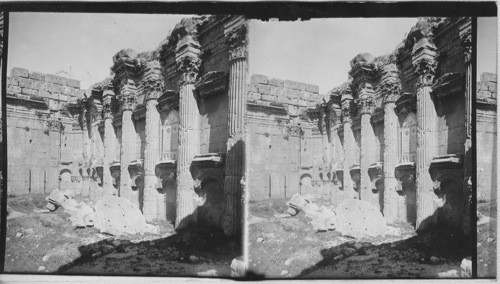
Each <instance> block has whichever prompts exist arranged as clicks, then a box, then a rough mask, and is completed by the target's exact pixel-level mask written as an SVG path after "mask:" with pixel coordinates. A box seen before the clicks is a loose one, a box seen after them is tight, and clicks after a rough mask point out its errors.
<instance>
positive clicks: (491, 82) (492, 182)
mask: <svg viewBox="0 0 500 284" xmlns="http://www.w3.org/2000/svg"><path fill="white" fill-rule="evenodd" d="M496 86H497V76H496V74H493V73H482V74H481V80H480V81H479V82H477V90H476V91H477V96H476V105H477V112H476V114H477V115H476V129H477V136H476V139H477V140H476V142H477V146H476V149H477V179H476V180H477V201H478V202H495V200H496V199H497V191H496V190H495V188H496V187H497V183H498V181H497V179H496V176H497V175H496V169H497V167H498V161H497V159H496V156H495V155H496V153H497V151H498V149H497V147H496V145H497V144H498V140H497V139H498V136H497V133H496V116H497V112H496V107H497V103H498V102H497V92H496V89H497V88H496Z"/></svg>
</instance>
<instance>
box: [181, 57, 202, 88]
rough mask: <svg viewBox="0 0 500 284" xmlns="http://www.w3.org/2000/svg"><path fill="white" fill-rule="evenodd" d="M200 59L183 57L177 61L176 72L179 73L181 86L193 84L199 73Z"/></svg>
mask: <svg viewBox="0 0 500 284" xmlns="http://www.w3.org/2000/svg"><path fill="white" fill-rule="evenodd" d="M200 65H201V59H200V58H199V57H191V56H185V57H184V58H182V59H181V60H179V61H177V70H179V71H180V72H181V82H180V84H181V85H184V84H194V83H195V82H196V78H197V77H198V72H199V71H200Z"/></svg>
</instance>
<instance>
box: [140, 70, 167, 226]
mask: <svg viewBox="0 0 500 284" xmlns="http://www.w3.org/2000/svg"><path fill="white" fill-rule="evenodd" d="M148 67H149V68H148V73H147V75H146V76H147V78H146V84H145V92H146V98H145V99H146V129H145V130H146V139H145V140H146V141H145V142H146V144H145V146H144V174H145V176H144V205H143V213H144V217H145V218H146V220H147V221H150V220H153V219H160V220H166V219H167V208H166V206H167V204H166V199H165V194H159V193H158V191H157V189H156V183H157V181H158V178H157V177H156V175H155V167H156V163H157V162H158V160H159V157H160V153H159V140H160V139H159V131H160V113H159V112H158V110H157V109H156V106H157V105H158V101H157V100H158V98H159V97H160V96H161V94H162V92H163V80H162V77H161V70H160V65H159V63H158V62H152V63H150V66H148Z"/></svg>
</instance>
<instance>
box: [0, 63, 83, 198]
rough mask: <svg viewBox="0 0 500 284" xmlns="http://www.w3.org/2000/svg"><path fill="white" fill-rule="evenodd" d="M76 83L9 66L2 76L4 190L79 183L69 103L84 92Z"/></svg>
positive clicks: (45, 190)
mask: <svg viewBox="0 0 500 284" xmlns="http://www.w3.org/2000/svg"><path fill="white" fill-rule="evenodd" d="M79 87H80V82H79V81H77V80H74V79H70V78H64V77H60V76H55V75H51V74H41V73H38V72H29V71H28V70H26V69H22V68H12V70H11V76H8V77H7V136H8V139H9V143H8V149H7V151H8V169H9V170H8V189H7V190H8V194H10V195H20V194H29V193H48V192H50V191H52V190H53V189H54V188H58V187H59V186H60V185H61V186H63V187H79V186H80V182H81V178H80V175H79V173H78V166H77V165H76V164H77V162H78V161H81V160H82V151H81V149H82V147H83V145H82V141H81V138H80V137H81V130H80V128H79V125H78V121H77V120H76V118H74V115H75V114H74V113H73V110H72V109H71V106H70V104H69V103H70V102H76V100H77V98H78V97H80V96H82V95H83V93H84V91H83V90H81V89H80V88H79ZM61 172H62V174H61ZM60 179H61V184H60V181H59V180H60Z"/></svg>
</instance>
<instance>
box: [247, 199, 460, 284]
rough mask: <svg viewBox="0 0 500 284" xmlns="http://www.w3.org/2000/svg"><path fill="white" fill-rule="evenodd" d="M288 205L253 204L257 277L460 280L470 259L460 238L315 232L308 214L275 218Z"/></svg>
mask: <svg viewBox="0 0 500 284" xmlns="http://www.w3.org/2000/svg"><path fill="white" fill-rule="evenodd" d="M286 201H287V200H272V201H271V200H266V201H261V202H257V203H251V204H250V208H249V215H250V218H249V219H250V221H249V232H250V233H249V242H250V247H249V252H250V256H249V258H250V260H249V269H250V270H251V272H252V274H253V275H254V277H255V278H264V277H265V278H438V277H439V278H455V277H459V275H460V264H461V261H462V259H464V258H465V257H468V256H470V245H464V240H463V238H461V237H459V236H457V235H456V234H452V233H450V232H445V231H434V232H427V233H425V234H421V235H417V234H416V233H415V230H414V229H413V227H412V226H410V225H403V224H402V225H400V226H397V227H396V228H395V230H396V232H397V234H396V235H393V236H386V237H380V236H379V237H377V238H372V239H368V238H366V239H356V240H355V239H352V238H349V237H344V236H341V235H340V234H339V233H338V232H336V231H325V232H316V231H314V230H313V229H312V226H311V225H309V224H308V223H307V221H308V219H307V217H306V216H305V214H304V213H303V212H301V213H299V214H298V215H297V216H294V217H286V218H276V217H274V214H276V213H284V212H285V211H286V208H287V206H286V205H285V203H286ZM318 203H319V202H318ZM323 204H325V205H328V203H327V202H324V203H323ZM318 205H320V204H318Z"/></svg>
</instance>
